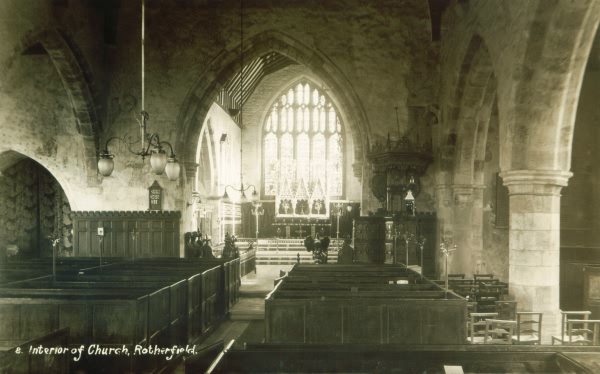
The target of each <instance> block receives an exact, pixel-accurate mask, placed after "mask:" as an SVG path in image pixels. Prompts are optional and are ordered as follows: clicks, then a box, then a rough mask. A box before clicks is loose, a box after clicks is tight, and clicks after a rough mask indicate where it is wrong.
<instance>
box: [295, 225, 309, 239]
mask: <svg viewBox="0 0 600 374" xmlns="http://www.w3.org/2000/svg"><path fill="white" fill-rule="evenodd" d="M305 232H308V231H304V230H302V226H300V229H299V230H296V234H300V237H302V236H303V235H302V234H304V233H305Z"/></svg>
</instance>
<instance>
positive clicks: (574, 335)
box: [552, 310, 592, 345]
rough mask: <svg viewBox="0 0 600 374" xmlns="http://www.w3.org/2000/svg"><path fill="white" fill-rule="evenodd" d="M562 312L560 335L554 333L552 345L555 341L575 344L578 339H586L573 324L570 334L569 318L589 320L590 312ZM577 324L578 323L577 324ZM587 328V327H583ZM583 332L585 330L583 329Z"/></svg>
mask: <svg viewBox="0 0 600 374" xmlns="http://www.w3.org/2000/svg"><path fill="white" fill-rule="evenodd" d="M561 313H562V323H561V327H560V336H557V335H552V345H554V342H560V343H561V344H573V343H577V341H578V340H584V339H585V338H584V337H583V335H581V334H580V333H579V332H578V331H577V330H578V329H573V325H571V335H569V334H568V327H569V324H568V322H569V320H589V317H590V314H592V312H590V311H589V310H586V311H567V312H561ZM576 325H577V324H576ZM583 330H585V329H583ZM582 332H583V331H582ZM586 335H587V334H586Z"/></svg>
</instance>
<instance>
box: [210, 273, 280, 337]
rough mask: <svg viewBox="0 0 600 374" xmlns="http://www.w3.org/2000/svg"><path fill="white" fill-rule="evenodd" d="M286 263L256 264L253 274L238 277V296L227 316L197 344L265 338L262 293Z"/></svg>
mask: <svg viewBox="0 0 600 374" xmlns="http://www.w3.org/2000/svg"><path fill="white" fill-rule="evenodd" d="M290 268H291V266H290V265H257V266H256V274H254V273H252V274H249V275H248V276H246V277H245V278H244V279H242V284H241V287H240V300H239V301H238V302H237V303H236V304H235V305H234V306H233V307H232V308H231V310H230V311H229V315H228V318H227V320H226V321H225V322H223V323H222V324H221V326H219V327H218V328H217V329H216V330H215V331H214V332H213V333H212V334H211V335H210V336H209V337H208V338H207V339H206V340H205V341H204V342H203V343H202V344H201V345H200V346H199V349H202V348H204V347H208V346H210V345H212V344H214V343H217V342H219V341H224V342H225V343H226V344H227V343H228V342H229V341H231V340H232V339H233V340H235V341H236V342H235V346H236V348H238V347H239V348H240V349H243V346H244V344H247V343H262V342H264V338H265V297H266V296H267V294H268V293H269V292H271V291H272V290H273V281H274V280H275V279H276V278H279V272H280V270H283V271H287V270H289V269H290Z"/></svg>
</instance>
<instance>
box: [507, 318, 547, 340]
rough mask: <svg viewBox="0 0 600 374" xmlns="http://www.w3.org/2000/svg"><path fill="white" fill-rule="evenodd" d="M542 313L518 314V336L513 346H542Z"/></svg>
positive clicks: (515, 336)
mask: <svg viewBox="0 0 600 374" xmlns="http://www.w3.org/2000/svg"><path fill="white" fill-rule="evenodd" d="M543 315H544V313H540V312H517V334H516V335H513V344H542V317H543Z"/></svg>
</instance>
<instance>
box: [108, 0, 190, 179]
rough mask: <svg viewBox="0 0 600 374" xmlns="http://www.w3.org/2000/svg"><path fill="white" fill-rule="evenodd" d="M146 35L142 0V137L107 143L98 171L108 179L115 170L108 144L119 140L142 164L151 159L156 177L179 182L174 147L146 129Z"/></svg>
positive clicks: (140, 123) (147, 118)
mask: <svg viewBox="0 0 600 374" xmlns="http://www.w3.org/2000/svg"><path fill="white" fill-rule="evenodd" d="M144 33H145V0H142V39H141V47H142V111H141V117H142V118H141V120H137V121H138V123H139V125H140V135H139V138H137V139H135V140H131V139H130V137H129V136H127V134H125V137H124V138H120V137H117V136H115V137H112V138H110V139H108V140H107V141H106V144H105V146H104V149H103V150H102V152H101V153H100V158H99V159H98V171H100V174H102V175H103V176H105V177H108V176H110V175H111V174H112V172H113V169H114V168H115V164H114V161H113V158H114V157H115V156H114V155H113V154H111V153H110V151H109V150H108V144H109V143H110V142H111V141H113V140H118V141H120V142H122V143H123V144H125V146H126V147H127V150H128V151H129V152H130V153H132V154H134V155H136V156H140V157H142V162H144V160H145V159H146V157H150V166H151V167H152V171H153V172H154V173H155V174H156V175H162V174H163V172H166V173H167V177H168V178H169V180H171V181H175V180H177V178H179V172H180V170H181V167H180V165H179V162H178V161H177V157H175V153H174V152H173V147H172V146H171V144H170V143H168V142H166V141H161V140H160V137H159V135H158V133H152V134H150V133H148V132H147V129H146V125H147V123H148V121H149V119H150V116H149V115H148V112H146V111H145V107H144V77H145V76H144ZM140 141H141V147H140V148H139V149H137V150H136V149H134V148H135V145H136V144H138V143H140ZM164 146H168V147H169V151H170V155H169V156H168V157H167V153H166V152H165V150H164V149H163V147H164Z"/></svg>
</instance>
